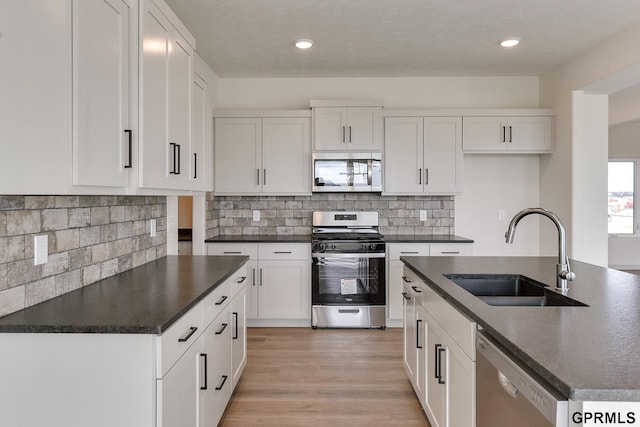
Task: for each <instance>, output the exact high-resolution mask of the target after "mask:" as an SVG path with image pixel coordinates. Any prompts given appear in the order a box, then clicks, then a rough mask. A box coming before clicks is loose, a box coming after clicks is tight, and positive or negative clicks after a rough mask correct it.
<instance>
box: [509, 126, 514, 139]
mask: <svg viewBox="0 0 640 427" xmlns="http://www.w3.org/2000/svg"><path fill="white" fill-rule="evenodd" d="M512 132H513V131H512V130H511V126H509V142H513V133H512Z"/></svg>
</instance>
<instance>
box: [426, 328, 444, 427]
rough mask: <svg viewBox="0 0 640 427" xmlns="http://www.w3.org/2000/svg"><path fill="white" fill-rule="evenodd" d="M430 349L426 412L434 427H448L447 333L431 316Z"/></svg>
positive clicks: (427, 355) (429, 329)
mask: <svg viewBox="0 0 640 427" xmlns="http://www.w3.org/2000/svg"><path fill="white" fill-rule="evenodd" d="M427 336H428V337H429V348H427V351H426V369H427V378H426V389H427V393H426V408H425V409H426V412H427V415H428V416H429V421H430V422H431V424H432V425H433V427H446V426H448V425H449V424H447V379H448V377H449V375H448V373H447V370H448V368H449V364H448V363H447V361H448V357H449V351H448V350H447V341H446V333H445V332H444V331H443V330H442V328H441V327H440V325H438V324H437V323H436V322H435V320H432V318H431V316H428V320H427Z"/></svg>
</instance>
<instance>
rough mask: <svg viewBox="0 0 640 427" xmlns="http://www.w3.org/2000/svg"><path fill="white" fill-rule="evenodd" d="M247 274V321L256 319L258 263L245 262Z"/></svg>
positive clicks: (258, 278)
mask: <svg viewBox="0 0 640 427" xmlns="http://www.w3.org/2000/svg"><path fill="white" fill-rule="evenodd" d="M247 274H248V275H249V277H248V280H249V283H247V319H257V318H258V288H259V284H260V283H259V281H260V277H259V276H260V271H259V270H258V261H249V262H247Z"/></svg>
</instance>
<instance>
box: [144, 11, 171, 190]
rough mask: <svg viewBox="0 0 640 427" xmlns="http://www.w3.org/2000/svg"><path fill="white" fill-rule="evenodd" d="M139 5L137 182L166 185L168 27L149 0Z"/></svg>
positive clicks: (169, 36) (168, 70)
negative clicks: (138, 169)
mask: <svg viewBox="0 0 640 427" xmlns="http://www.w3.org/2000/svg"><path fill="white" fill-rule="evenodd" d="M143 5H144V9H143V15H142V19H141V22H142V57H141V60H140V62H141V63H140V66H141V68H142V70H141V71H140V72H141V80H140V86H141V88H140V90H141V98H140V109H141V112H140V138H139V140H138V143H139V145H140V150H139V152H140V159H139V160H140V161H139V167H140V182H139V184H140V186H141V187H150V188H170V183H169V180H168V178H169V156H168V154H169V148H170V146H169V139H170V138H169V119H170V118H169V115H170V103H169V82H170V80H169V73H170V66H171V56H170V49H171V48H172V26H171V23H170V22H169V20H168V19H167V18H166V17H165V16H164V15H163V14H162V12H161V11H160V9H158V7H157V6H156V5H155V4H154V3H153V2H152V1H151V0H144V1H143ZM171 148H173V146H171ZM171 154H173V153H171Z"/></svg>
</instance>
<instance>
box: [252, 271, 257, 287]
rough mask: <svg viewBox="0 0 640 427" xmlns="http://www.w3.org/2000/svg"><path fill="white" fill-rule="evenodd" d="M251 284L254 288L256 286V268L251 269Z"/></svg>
mask: <svg viewBox="0 0 640 427" xmlns="http://www.w3.org/2000/svg"><path fill="white" fill-rule="evenodd" d="M251 284H252V285H253V286H255V285H256V269H255V268H252V269H251Z"/></svg>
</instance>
